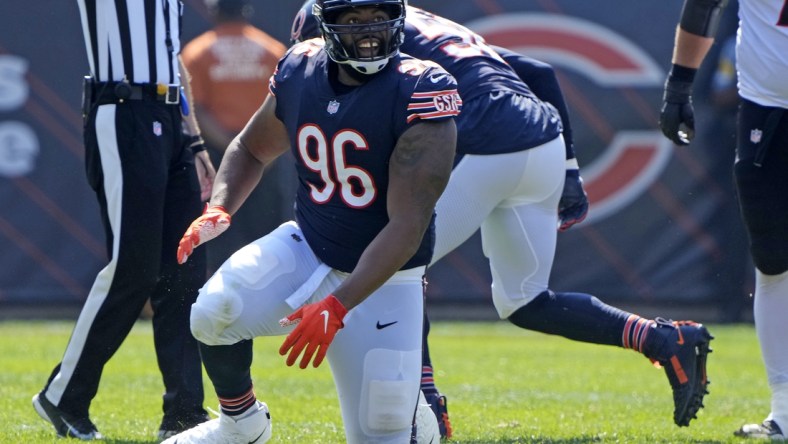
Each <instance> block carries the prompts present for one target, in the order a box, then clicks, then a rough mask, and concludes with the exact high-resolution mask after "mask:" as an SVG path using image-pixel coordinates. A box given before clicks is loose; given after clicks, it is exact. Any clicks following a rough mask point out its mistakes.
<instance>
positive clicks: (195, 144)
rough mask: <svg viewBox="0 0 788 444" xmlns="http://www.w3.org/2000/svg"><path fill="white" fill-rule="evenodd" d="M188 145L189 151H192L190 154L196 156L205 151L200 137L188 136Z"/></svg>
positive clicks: (203, 142)
mask: <svg viewBox="0 0 788 444" xmlns="http://www.w3.org/2000/svg"><path fill="white" fill-rule="evenodd" d="M188 143H189V149H190V150H192V154H197V153H199V152H201V151H205V150H206V149H207V147H206V146H205V140H203V138H202V137H201V136H189V142H188Z"/></svg>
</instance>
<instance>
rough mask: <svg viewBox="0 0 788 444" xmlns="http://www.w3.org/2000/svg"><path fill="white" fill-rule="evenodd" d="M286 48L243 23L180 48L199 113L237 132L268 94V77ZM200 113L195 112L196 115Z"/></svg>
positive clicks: (223, 26) (225, 26)
mask: <svg viewBox="0 0 788 444" xmlns="http://www.w3.org/2000/svg"><path fill="white" fill-rule="evenodd" d="M285 51H286V48H285V46H284V45H283V44H282V43H281V42H279V41H278V40H276V39H274V38H273V37H271V36H270V35H268V34H266V33H265V32H263V31H262V30H260V29H258V28H255V27H254V26H252V25H250V24H248V23H221V24H219V25H217V26H216V27H215V28H213V29H212V30H210V31H207V32H205V33H203V34H200V35H199V36H197V37H196V38H195V39H194V40H192V41H191V42H189V43H188V44H187V45H186V46H184V48H183V50H182V51H181V57H182V58H183V62H184V64H185V65H186V69H188V70H189V73H190V74H191V77H192V82H191V86H192V94H193V96H194V102H195V108H196V109H197V112H198V113H201V112H206V111H207V112H209V113H210V114H211V115H212V116H213V117H214V119H216V121H217V122H218V123H219V124H220V125H221V126H222V127H224V128H225V129H226V130H228V131H231V132H234V133H237V132H239V131H240V130H241V129H243V127H244V126H245V125H246V122H247V121H248V120H249V118H250V117H252V114H254V112H255V111H257V109H258V108H259V107H260V105H261V104H262V103H263V100H264V99H265V96H266V95H267V94H268V78H269V77H270V76H271V74H272V73H273V72H274V69H275V68H276V63H277V62H278V61H279V59H280V58H281V57H282V56H283V55H284V53H285ZM198 115H199V114H198Z"/></svg>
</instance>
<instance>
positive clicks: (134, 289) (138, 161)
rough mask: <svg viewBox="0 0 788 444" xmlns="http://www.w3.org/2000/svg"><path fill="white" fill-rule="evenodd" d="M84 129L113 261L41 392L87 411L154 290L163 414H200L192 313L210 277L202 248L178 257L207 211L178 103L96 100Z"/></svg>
mask: <svg viewBox="0 0 788 444" xmlns="http://www.w3.org/2000/svg"><path fill="white" fill-rule="evenodd" d="M84 137H85V161H86V169H87V177H88V181H89V182H90V186H91V187H92V188H93V189H94V190H95V192H96V195H97V197H98V201H99V204H100V207H101V216H102V220H103V223H104V227H105V232H106V237H107V238H106V242H107V251H108V254H109V258H110V262H109V264H108V265H107V266H106V267H105V268H104V269H103V270H101V271H100V272H99V274H98V276H97V277H96V280H95V282H94V283H93V287H92V288H91V290H90V294H89V295H88V297H87V300H86V301H85V305H84V307H83V308H82V312H81V313H80V315H79V319H78V320H77V323H76V326H75V327H74V331H73V333H72V336H71V339H70V340H69V343H68V346H67V348H66V351H65V354H64V357H63V360H62V361H61V363H60V364H59V365H58V366H57V367H56V368H55V369H54V371H53V373H52V375H51V377H50V379H49V382H48V383H47V386H46V388H45V395H46V396H47V398H48V399H49V400H50V401H51V402H52V403H53V404H55V405H57V406H58V407H59V408H60V409H61V410H63V411H66V412H68V413H71V414H74V415H77V416H88V409H89V407H90V403H91V401H92V399H93V398H94V397H95V395H96V392H97V390H98V386H99V379H100V378H101V373H102V370H103V368H104V365H105V364H106V363H107V361H108V360H109V359H110V358H111V357H112V355H113V354H114V353H115V351H117V349H118V347H120V344H121V343H122V342H123V340H124V339H125V338H126V336H127V335H128V333H129V331H130V330H131V328H132V326H133V325H134V323H135V321H136V320H137V319H138V316H139V314H140V311H141V309H142V308H143V306H144V304H145V302H146V300H147V299H148V298H150V299H151V305H152V306H153V309H154V317H153V332H154V333H153V334H154V343H155V347H156V356H157V359H158V364H159V369H160V370H161V373H162V376H163V380H164V387H165V394H164V414H165V416H167V417H179V416H182V415H190V414H194V413H195V412H197V413H199V412H204V410H202V403H203V385H202V372H201V362H200V358H199V353H198V348H197V343H196V341H195V340H194V338H193V337H192V335H191V332H190V329H189V311H190V307H191V304H192V303H193V302H194V300H195V299H196V297H197V291H198V290H199V288H200V287H201V286H202V284H203V283H204V282H205V278H206V275H205V267H206V265H205V254H204V251H200V249H197V250H195V253H194V254H193V255H192V256H190V257H189V261H188V262H187V263H186V264H185V265H178V264H177V262H176V251H177V246H178V240H179V239H180V237H181V236H182V235H183V233H184V231H185V230H186V229H187V228H188V226H189V224H190V223H191V221H192V220H194V219H195V218H196V217H198V216H199V215H200V213H201V202H200V189H199V183H198V180H197V175H196V172H195V169H194V160H193V155H192V153H191V151H190V150H189V149H188V148H185V147H184V140H183V135H182V133H181V117H180V110H179V108H178V106H177V105H167V104H165V103H163V102H158V101H155V100H134V101H126V102H125V103H122V104H102V105H100V106H94V107H93V109H92V110H91V111H90V113H89V114H88V116H87V118H86V125H85V133H84Z"/></svg>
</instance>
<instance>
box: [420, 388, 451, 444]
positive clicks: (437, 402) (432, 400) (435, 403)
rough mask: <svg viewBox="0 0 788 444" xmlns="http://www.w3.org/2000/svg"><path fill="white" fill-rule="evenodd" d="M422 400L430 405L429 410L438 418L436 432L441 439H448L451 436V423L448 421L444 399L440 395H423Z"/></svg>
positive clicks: (447, 408) (446, 405) (447, 409)
mask: <svg viewBox="0 0 788 444" xmlns="http://www.w3.org/2000/svg"><path fill="white" fill-rule="evenodd" d="M424 398H425V399H426V400H427V403H428V404H429V405H430V408H431V409H432V411H433V412H434V413H435V417H436V418H438V430H440V432H441V438H446V439H449V438H451V435H452V428H451V421H449V406H448V404H447V403H446V397H445V396H443V395H441V394H440V393H430V394H427V393H426V392H425V393H424Z"/></svg>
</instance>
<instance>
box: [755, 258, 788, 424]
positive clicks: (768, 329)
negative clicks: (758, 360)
mask: <svg viewBox="0 0 788 444" xmlns="http://www.w3.org/2000/svg"><path fill="white" fill-rule="evenodd" d="M753 316H754V318H755V331H756V332H757V333H758V341H759V342H760V344H761V354H762V356H763V362H764V364H765V366H766V376H767V377H768V380H769V388H770V389H771V391H772V414H771V416H772V417H773V418H774V420H775V421H776V422H777V425H779V426H780V428H783V431H784V432H785V431H786V429H788V328H786V324H785V323H786V317H788V272H785V273H782V274H778V275H773V276H770V275H766V274H763V273H762V272H760V271H759V270H757V269H756V270H755V301H754V306H753Z"/></svg>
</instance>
